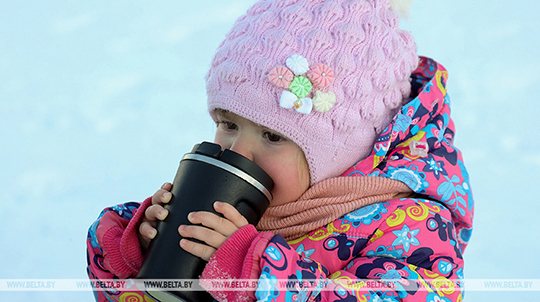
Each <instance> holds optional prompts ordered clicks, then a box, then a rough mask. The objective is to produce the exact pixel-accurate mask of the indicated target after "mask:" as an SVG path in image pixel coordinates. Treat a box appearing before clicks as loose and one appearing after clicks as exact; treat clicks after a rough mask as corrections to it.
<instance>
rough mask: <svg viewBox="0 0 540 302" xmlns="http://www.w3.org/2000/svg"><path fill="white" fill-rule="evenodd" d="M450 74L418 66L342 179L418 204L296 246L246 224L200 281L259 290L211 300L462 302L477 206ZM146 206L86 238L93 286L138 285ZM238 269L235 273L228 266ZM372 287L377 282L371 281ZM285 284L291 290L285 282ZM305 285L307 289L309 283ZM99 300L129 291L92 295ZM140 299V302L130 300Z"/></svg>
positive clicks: (395, 204) (330, 228)
mask: <svg viewBox="0 0 540 302" xmlns="http://www.w3.org/2000/svg"><path fill="white" fill-rule="evenodd" d="M447 76H448V73H447V71H446V70H445V69H444V67H443V66H441V65H440V64H438V63H437V62H435V61H433V60H431V59H428V58H421V61H420V65H419V68H418V69H417V70H416V71H415V72H414V73H413V75H412V86H413V93H412V100H411V101H410V102H409V103H408V104H406V105H405V106H404V107H403V108H402V109H401V111H400V112H399V113H398V114H397V115H396V116H395V118H394V119H393V121H392V122H391V124H390V125H389V126H388V128H387V129H386V130H385V131H384V133H382V134H381V136H380V137H379V139H378V140H377V142H376V144H375V146H374V150H373V152H372V154H371V155H370V156H369V157H368V158H366V159H364V160H362V161H360V162H359V163H358V164H356V165H355V166H353V167H351V168H350V169H349V170H348V171H346V172H345V173H344V174H343V176H344V177H346V176H364V177H387V178H392V179H395V180H399V181H402V182H404V183H405V184H407V186H409V187H410V188H411V189H412V190H413V191H414V192H415V193H416V195H415V198H403V199H396V200H389V201H387V202H383V203H378V204H373V205H369V206H366V207H363V208H360V209H357V210H355V211H353V212H351V213H348V214H346V215H344V216H342V217H341V218H339V219H337V220H335V221H334V222H332V223H329V224H328V225H326V226H324V227H321V228H319V229H317V230H314V231H312V232H310V233H308V234H306V235H305V236H302V237H301V238H299V239H296V240H293V241H289V242H286V241H285V240H284V239H283V237H281V236H280V235H274V234H272V233H269V232H263V233H259V232H257V231H256V230H255V228H254V227H253V226H246V227H243V228H242V229H240V230H239V231H237V232H236V233H234V234H233V235H232V236H231V237H230V238H229V239H228V240H227V241H226V242H225V243H224V244H223V245H222V246H221V247H220V248H219V249H218V251H217V252H216V254H215V255H214V257H213V258H212V259H211V260H210V262H209V263H208V265H207V267H206V268H205V271H204V272H203V276H202V278H213V279H219V278H236V279H253V278H255V279H258V286H257V289H256V290H255V291H250V292H239V291H229V292H214V291H210V292H211V293H212V294H213V295H214V297H215V298H216V299H217V300H219V301H241V300H255V299H256V300H259V301H276V302H277V301H461V299H462V297H463V292H462V291H461V280H462V279H463V257H462V254H463V252H464V250H465V248H466V246H467V243H468V241H469V238H470V235H471V231H472V219H473V199H472V193H471V189H470V185H469V177H468V173H467V171H466V169H465V166H464V164H463V159H462V156H461V153H460V151H459V150H458V149H457V148H455V147H454V146H453V138H454V124H453V122H452V120H451V118H450V99H449V97H448V95H447V94H446V80H447ZM148 205H149V200H148V199H147V200H146V201H145V202H144V203H143V204H142V206H140V205H139V204H138V203H127V204H124V205H119V206H116V207H111V208H107V209H105V210H104V211H103V212H102V213H101V215H100V217H99V218H98V220H97V221H96V222H95V223H94V224H93V225H92V226H91V227H90V230H89V233H88V240H87V244H88V274H89V276H90V278H92V279H112V278H129V277H133V276H134V275H135V274H136V272H137V270H138V267H140V264H141V261H142V255H141V254H140V248H139V247H138V246H134V244H133V243H130V244H128V242H133V238H136V229H137V226H138V224H137V222H138V223H140V220H141V217H142V212H143V211H140V210H139V211H138V210H137V209H138V208H139V207H140V209H144V208H146V207H147V206H148ZM234 263H237V264H238V265H231V264H234ZM368 279H369V280H373V282H371V281H368ZM283 281H285V283H281V282H283ZM305 281H307V282H305ZM96 294H97V296H98V297H96V298H97V299H98V300H99V301H121V300H122V301H123V300H125V299H126V298H127V297H129V298H133V299H135V298H139V301H152V300H151V299H150V298H148V297H145V296H144V295H143V294H142V293H141V292H138V291H137V290H136V289H135V288H134V289H133V291H124V292H115V291H114V290H111V291H99V292H96ZM133 301H137V300H133Z"/></svg>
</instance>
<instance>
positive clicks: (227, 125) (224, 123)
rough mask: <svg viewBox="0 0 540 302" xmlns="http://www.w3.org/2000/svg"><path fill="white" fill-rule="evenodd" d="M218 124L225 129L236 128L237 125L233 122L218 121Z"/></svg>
mask: <svg viewBox="0 0 540 302" xmlns="http://www.w3.org/2000/svg"><path fill="white" fill-rule="evenodd" d="M218 124H220V125H222V126H223V127H224V128H225V129H226V130H236V129H238V126H237V125H236V124H235V123H233V122H226V121H223V122H218Z"/></svg>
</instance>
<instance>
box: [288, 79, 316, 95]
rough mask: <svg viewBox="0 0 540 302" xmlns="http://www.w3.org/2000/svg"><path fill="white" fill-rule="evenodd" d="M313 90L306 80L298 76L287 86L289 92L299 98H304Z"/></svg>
mask: <svg viewBox="0 0 540 302" xmlns="http://www.w3.org/2000/svg"><path fill="white" fill-rule="evenodd" d="M311 89H313V85H312V84H311V82H310V81H309V80H308V78H306V77H303V76H299V77H295V78H294V79H293V81H292V83H291V85H289V90H290V91H291V92H292V93H294V94H295V95H296V96H297V97H299V98H305V97H306V96H307V95H308V94H309V93H310V92H311Z"/></svg>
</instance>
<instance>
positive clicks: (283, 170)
mask: <svg viewBox="0 0 540 302" xmlns="http://www.w3.org/2000/svg"><path fill="white" fill-rule="evenodd" d="M216 124H217V131H216V137H215V139H214V142H215V143H217V144H219V145H221V148H222V149H230V150H232V151H234V152H237V153H240V154H241V155H243V156H245V157H247V158H248V159H250V160H251V161H253V162H254V163H256V164H257V165H258V166H259V167H261V168H262V169H263V170H264V171H265V172H266V173H268V175H270V177H272V179H273V180H274V188H273V189H272V195H273V197H274V198H273V200H272V201H271V202H270V206H277V205H282V204H286V203H289V202H293V201H296V200H298V198H299V197H300V196H301V195H302V194H303V193H304V192H305V191H306V190H307V189H308V188H309V182H310V177H309V168H308V164H307V162H306V158H305V157H304V152H302V149H300V147H299V146H298V145H297V144H295V143H294V142H292V141H291V140H289V139H287V138H285V137H284V136H282V135H281V134H279V133H276V132H274V131H272V130H270V129H268V128H266V127H263V126H260V125H258V124H255V123H254V122H252V121H250V120H248V119H245V118H243V117H241V116H238V115H236V114H234V113H232V112H228V111H223V110H216Z"/></svg>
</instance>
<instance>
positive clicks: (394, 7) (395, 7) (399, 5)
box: [389, 0, 414, 18]
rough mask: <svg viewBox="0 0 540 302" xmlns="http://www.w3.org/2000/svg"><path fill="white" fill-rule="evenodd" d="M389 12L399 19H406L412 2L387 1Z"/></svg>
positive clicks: (411, 0)
mask: <svg viewBox="0 0 540 302" xmlns="http://www.w3.org/2000/svg"><path fill="white" fill-rule="evenodd" d="M389 2H390V10H391V11H393V12H394V13H395V14H396V15H397V16H398V17H400V18H408V17H409V11H410V8H411V5H412V3H413V2H414V0H389Z"/></svg>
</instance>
